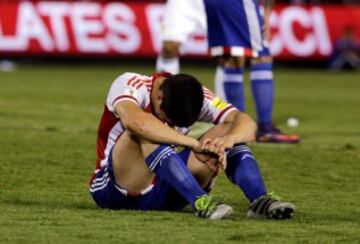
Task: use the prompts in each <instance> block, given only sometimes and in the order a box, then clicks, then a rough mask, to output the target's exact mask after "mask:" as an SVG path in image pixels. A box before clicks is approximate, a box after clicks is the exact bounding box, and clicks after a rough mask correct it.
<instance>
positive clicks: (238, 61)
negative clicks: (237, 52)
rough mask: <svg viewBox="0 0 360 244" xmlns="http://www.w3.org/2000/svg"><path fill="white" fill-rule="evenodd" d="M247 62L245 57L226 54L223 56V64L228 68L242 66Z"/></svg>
mask: <svg viewBox="0 0 360 244" xmlns="http://www.w3.org/2000/svg"><path fill="white" fill-rule="evenodd" d="M244 64H245V58H244V57H233V56H224V57H222V58H221V65H222V66H224V67H227V68H240V67H243V66H244Z"/></svg>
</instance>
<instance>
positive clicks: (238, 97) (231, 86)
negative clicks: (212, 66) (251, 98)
mask: <svg viewBox="0 0 360 244" xmlns="http://www.w3.org/2000/svg"><path fill="white" fill-rule="evenodd" d="M223 72H224V73H223V77H222V78H223V79H222V82H223V86H224V92H225V96H226V100H227V101H228V102H230V103H231V104H232V105H234V106H235V107H236V108H238V109H239V110H241V111H244V110H245V98H244V85H243V70H242V68H239V67H237V68H233V67H232V68H229V67H224V68H223ZM220 82H221V81H220Z"/></svg>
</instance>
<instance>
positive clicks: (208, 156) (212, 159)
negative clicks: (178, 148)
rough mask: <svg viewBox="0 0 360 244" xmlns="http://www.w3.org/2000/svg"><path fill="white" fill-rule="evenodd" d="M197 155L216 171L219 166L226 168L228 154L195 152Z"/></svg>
mask: <svg viewBox="0 0 360 244" xmlns="http://www.w3.org/2000/svg"><path fill="white" fill-rule="evenodd" d="M195 157H196V158H197V159H198V160H199V161H200V162H202V163H204V164H206V165H207V166H208V167H209V168H210V169H211V170H212V171H214V172H216V171H218V170H219V168H221V169H223V170H225V169H226V156H222V155H217V154H215V153H195ZM224 160H225V161H224Z"/></svg>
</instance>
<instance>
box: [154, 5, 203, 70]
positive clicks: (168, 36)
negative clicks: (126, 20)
mask: <svg viewBox="0 0 360 244" xmlns="http://www.w3.org/2000/svg"><path fill="white" fill-rule="evenodd" d="M197 29H202V30H205V29H206V20H205V11H204V6H203V3H202V0H168V1H167V3H166V6H165V15H164V19H163V22H162V30H161V41H162V48H161V51H160V53H159V55H158V57H157V60H156V71H157V72H169V73H172V74H178V73H179V72H180V60H179V56H180V48H181V46H182V45H183V44H184V43H185V42H186V41H187V40H188V39H189V37H190V35H191V34H192V33H194V32H195V31H196V30H197Z"/></svg>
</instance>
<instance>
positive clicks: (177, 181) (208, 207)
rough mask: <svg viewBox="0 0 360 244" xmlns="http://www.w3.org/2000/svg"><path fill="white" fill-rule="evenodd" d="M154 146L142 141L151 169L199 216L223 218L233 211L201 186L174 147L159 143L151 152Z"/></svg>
mask: <svg viewBox="0 0 360 244" xmlns="http://www.w3.org/2000/svg"><path fill="white" fill-rule="evenodd" d="M154 147H155V145H152V144H151V143H142V149H143V152H144V155H145V156H146V158H145V162H146V164H147V165H148V167H149V169H150V170H152V171H153V172H155V173H156V175H158V176H159V177H160V179H163V180H165V181H166V182H167V183H168V184H169V185H171V186H172V187H173V188H174V189H176V190H177V191H178V192H179V193H180V194H181V195H182V196H183V197H184V198H185V199H186V200H187V201H188V202H189V203H190V204H191V205H192V207H193V209H194V210H195V214H196V215H197V216H198V217H203V218H209V219H223V218H225V217H227V216H229V215H230V214H231V213H232V208H231V207H230V206H228V205H225V204H221V203H218V202H217V201H215V200H214V199H213V198H212V197H211V196H209V195H208V194H207V193H206V192H205V191H204V190H203V189H202V188H201V186H200V185H199V184H198V182H197V181H196V179H195V178H194V176H193V175H192V173H191V172H190V170H189V169H188V168H187V167H186V165H185V162H183V161H182V158H181V157H180V156H179V155H178V154H177V153H176V152H175V150H174V148H172V147H171V146H169V145H159V146H158V147H157V148H155V150H153V151H152V152H151V150H152V149H154Z"/></svg>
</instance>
